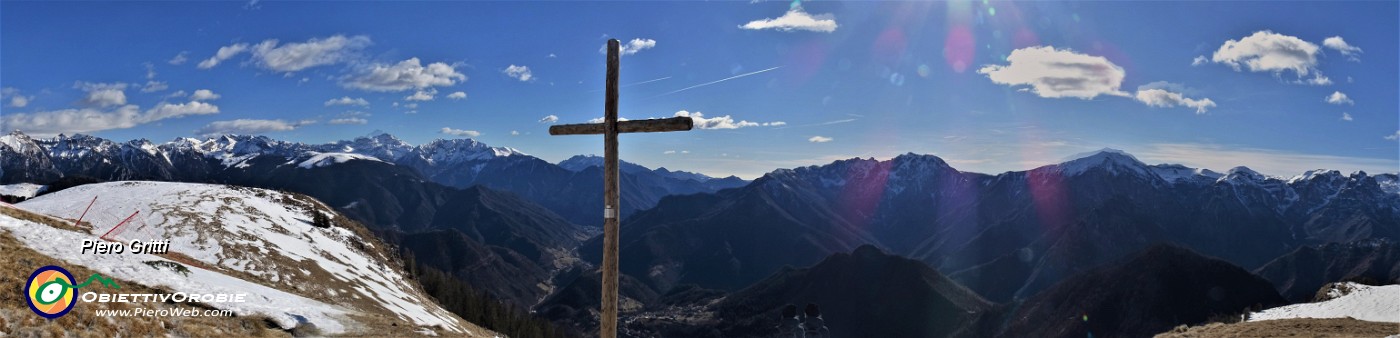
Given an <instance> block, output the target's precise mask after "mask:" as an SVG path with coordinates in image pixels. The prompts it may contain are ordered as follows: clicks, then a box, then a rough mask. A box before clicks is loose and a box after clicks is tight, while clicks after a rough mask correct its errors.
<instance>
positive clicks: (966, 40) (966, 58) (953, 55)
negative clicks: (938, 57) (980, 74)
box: [943, 25, 977, 73]
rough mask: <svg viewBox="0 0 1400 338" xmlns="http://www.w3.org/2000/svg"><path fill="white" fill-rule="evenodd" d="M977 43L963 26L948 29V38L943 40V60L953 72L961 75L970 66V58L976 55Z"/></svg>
mask: <svg viewBox="0 0 1400 338" xmlns="http://www.w3.org/2000/svg"><path fill="white" fill-rule="evenodd" d="M976 46H977V41H976V40H975V38H973V36H972V30H971V29H968V27H967V26H965V25H958V26H953V27H952V28H950V29H948V37H947V38H946V39H944V40H943V60H944V61H945V62H947V63H948V68H950V69H952V70H953V72H956V73H962V72H965V71H967V68H968V67H971V66H972V58H973V57H975V56H976V53H977V47H976Z"/></svg>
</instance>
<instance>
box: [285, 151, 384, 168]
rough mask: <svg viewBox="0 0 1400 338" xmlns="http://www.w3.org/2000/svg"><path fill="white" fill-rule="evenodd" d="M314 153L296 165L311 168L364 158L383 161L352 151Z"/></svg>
mask: <svg viewBox="0 0 1400 338" xmlns="http://www.w3.org/2000/svg"><path fill="white" fill-rule="evenodd" d="M314 154H315V155H312V156H311V158H310V159H307V160H305V161H301V164H298V165H297V166H298V167H301V168H302V169H311V168H320V167H324V166H329V165H332V164H339V163H345V162H349V161H351V160H365V161H375V162H383V161H380V160H379V159H378V158H374V157H370V156H365V155H360V154H352V153H314Z"/></svg>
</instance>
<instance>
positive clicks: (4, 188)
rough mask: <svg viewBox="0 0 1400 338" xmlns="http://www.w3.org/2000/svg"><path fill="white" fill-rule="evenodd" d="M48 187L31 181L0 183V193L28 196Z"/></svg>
mask: <svg viewBox="0 0 1400 338" xmlns="http://www.w3.org/2000/svg"><path fill="white" fill-rule="evenodd" d="M48 188H49V187H48V186H44V185H38V184H33V183H16V184H5V185H0V195H6V196H17V197H24V198H30V197H34V195H38V194H39V193H41V192H44V190H47V189H48Z"/></svg>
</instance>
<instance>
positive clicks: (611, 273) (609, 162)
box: [598, 39, 622, 338]
mask: <svg viewBox="0 0 1400 338" xmlns="http://www.w3.org/2000/svg"><path fill="white" fill-rule="evenodd" d="M620 46H621V43H620V42H618V41H617V39H608V80H607V84H606V85H607V93H606V94H605V98H604V99H603V298H602V301H603V313H602V314H601V315H600V316H601V318H599V321H600V322H599V325H598V336H599V337H602V338H612V337H617V241H618V238H617V237H618V235H617V232H618V225H619V224H618V211H619V210H621V209H620V208H618V204H621V203H620V202H621V200H622V198H621V196H619V195H618V192H617V185H618V183H617V181H618V177H617V176H618V173H617V76H618V69H617V68H618V67H619V66H621V64H620V63H621V62H620V61H621V60H619V59H621V58H622V55H621V54H622V53H620V50H619V49H620Z"/></svg>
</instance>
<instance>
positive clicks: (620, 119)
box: [588, 117, 628, 123]
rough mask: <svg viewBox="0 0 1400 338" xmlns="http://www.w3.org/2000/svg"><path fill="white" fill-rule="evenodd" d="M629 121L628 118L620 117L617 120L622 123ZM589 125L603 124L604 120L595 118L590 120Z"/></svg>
mask: <svg viewBox="0 0 1400 338" xmlns="http://www.w3.org/2000/svg"><path fill="white" fill-rule="evenodd" d="M627 120H628V118H626V117H618V118H617V122H622V121H627ZM588 123H603V118H601V117H595V118H592V119H589V120H588Z"/></svg>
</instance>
